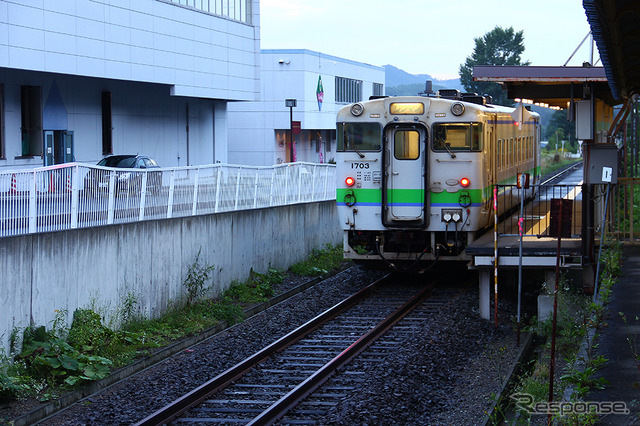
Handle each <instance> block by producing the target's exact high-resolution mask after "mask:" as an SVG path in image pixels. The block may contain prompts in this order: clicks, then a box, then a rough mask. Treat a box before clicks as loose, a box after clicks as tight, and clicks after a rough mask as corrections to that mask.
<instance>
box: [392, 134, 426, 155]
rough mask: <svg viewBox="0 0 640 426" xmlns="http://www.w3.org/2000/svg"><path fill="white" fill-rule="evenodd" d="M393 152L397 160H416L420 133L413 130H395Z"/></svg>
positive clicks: (418, 153)
mask: <svg viewBox="0 0 640 426" xmlns="http://www.w3.org/2000/svg"><path fill="white" fill-rule="evenodd" d="M393 154H394V155H395V157H396V158H397V159H398V160H416V159H417V158H418V157H419V156H420V134H419V133H418V132H417V131H415V130H399V131H396V132H395V134H394V136H393Z"/></svg>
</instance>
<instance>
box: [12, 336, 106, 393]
mask: <svg viewBox="0 0 640 426" xmlns="http://www.w3.org/2000/svg"><path fill="white" fill-rule="evenodd" d="M18 359H19V360H23V361H24V362H25V365H26V368H27V371H28V372H29V373H30V374H31V375H32V376H33V377H35V378H42V379H45V380H46V381H47V382H48V383H50V384H66V385H69V386H73V385H75V384H77V383H79V382H82V381H85V380H99V379H102V378H104V377H106V376H107V375H108V374H109V371H110V367H111V365H112V362H111V361H110V360H108V359H106V358H103V357H100V356H92V355H86V354H84V353H81V352H80V351H78V350H77V349H76V348H74V347H73V346H71V345H70V344H69V343H67V342H66V341H65V340H64V339H62V338H60V337H58V336H56V335H55V334H53V333H51V332H47V331H46V329H45V328H44V326H40V327H37V328H27V329H26V330H25V333H24V340H23V350H22V353H21V354H20V355H18Z"/></svg>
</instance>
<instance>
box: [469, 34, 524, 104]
mask: <svg viewBox="0 0 640 426" xmlns="http://www.w3.org/2000/svg"><path fill="white" fill-rule="evenodd" d="M522 33H523V32H522V31H518V32H516V31H515V30H514V29H513V27H509V28H507V29H503V28H501V27H495V28H494V29H493V30H491V31H489V32H488V33H486V34H485V35H484V36H482V37H481V38H474V39H473V40H474V41H475V43H476V45H475V47H474V49H473V53H472V54H471V56H468V57H467V60H466V61H465V63H464V64H461V65H460V83H462V86H463V87H464V89H465V90H466V91H468V92H475V93H477V94H479V95H490V96H491V97H492V98H493V101H492V102H493V103H494V104H497V105H512V104H513V102H512V101H510V100H509V99H507V94H506V93H505V92H504V91H503V90H502V88H501V87H500V85H499V84H498V83H492V82H489V81H473V66H474V65H529V64H530V62H529V61H526V62H522V59H521V57H520V56H521V55H522V52H524V36H523V34H522Z"/></svg>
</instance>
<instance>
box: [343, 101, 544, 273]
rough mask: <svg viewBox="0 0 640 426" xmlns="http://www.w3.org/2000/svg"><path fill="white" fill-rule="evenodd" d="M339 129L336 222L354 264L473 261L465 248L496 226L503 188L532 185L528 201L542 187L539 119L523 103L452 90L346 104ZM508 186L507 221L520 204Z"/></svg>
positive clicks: (503, 199) (421, 265) (416, 265)
mask: <svg viewBox="0 0 640 426" xmlns="http://www.w3.org/2000/svg"><path fill="white" fill-rule="evenodd" d="M516 113H520V115H519V116H518V115H516ZM514 117H516V118H518V117H520V121H516V120H515V118H514ZM525 120H526V121H525ZM336 129H337V154H336V174H337V187H336V203H337V211H338V219H339V221H340V223H341V228H342V230H343V231H344V235H343V246H344V257H345V258H346V259H352V260H353V261H355V262H356V263H360V264H365V265H370V266H379V265H382V266H388V267H393V268H400V269H405V270H407V269H411V268H418V269H422V270H424V268H426V267H429V265H433V264H435V263H436V262H438V261H459V262H463V261H469V260H470V256H468V255H467V254H466V253H465V248H466V247H467V246H468V245H469V244H471V243H472V242H473V241H475V240H476V239H477V238H478V237H479V236H480V235H482V234H483V233H484V232H486V231H487V230H488V229H490V228H491V227H492V225H493V223H494V208H493V207H494V203H493V201H494V188H498V187H496V184H499V185H516V184H517V183H518V182H521V183H522V184H525V183H526V186H527V187H528V188H529V189H528V190H526V191H520V192H519V194H521V195H522V196H524V197H527V198H530V197H531V196H533V194H532V192H533V191H534V190H535V189H534V188H535V185H536V184H538V183H539V180H540V170H541V167H540V165H541V160H540V116H539V115H538V114H537V113H535V112H532V111H529V110H528V109H527V110H525V111H524V113H523V112H522V104H520V105H519V107H518V108H512V107H505V106H499V105H492V104H491V100H490V98H488V97H485V96H479V95H477V94H475V93H473V94H464V93H461V92H460V91H458V90H449V89H447V90H440V91H437V92H435V93H433V94H429V95H416V96H394V97H386V96H380V97H372V98H370V99H369V100H367V101H363V102H357V103H353V104H350V105H347V106H344V107H342V108H341V109H340V110H339V111H338V113H337V119H336ZM523 176H526V177H527V181H526V182H525V181H524V179H523V178H522V177H523ZM520 179H521V180H520ZM500 188H501V189H500V192H499V194H498V199H499V201H500V203H499V205H500V207H499V208H500V211H499V213H500V214H502V213H504V212H506V211H507V210H509V209H511V208H512V207H514V205H515V204H518V203H519V200H520V198H519V195H518V194H516V196H511V195H512V194H507V193H506V192H507V191H509V192H510V191H512V190H510V189H509V190H508V189H505V188H506V187H500Z"/></svg>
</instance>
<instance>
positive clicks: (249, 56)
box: [0, 0, 260, 100]
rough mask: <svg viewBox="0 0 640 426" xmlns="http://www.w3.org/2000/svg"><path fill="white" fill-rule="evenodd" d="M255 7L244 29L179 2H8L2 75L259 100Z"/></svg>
mask: <svg viewBox="0 0 640 426" xmlns="http://www.w3.org/2000/svg"><path fill="white" fill-rule="evenodd" d="M190 3H191V2H190ZM250 3H251V11H252V17H251V18H250V19H249V20H248V22H239V21H235V20H233V19H228V18H226V17H222V16H216V15H215V14H212V13H203V12H202V11H200V10H196V9H193V8H189V7H183V6H181V5H179V4H178V3H177V2H171V1H157V0H136V1H130V0H108V1H105V0H92V1H86V0H74V1H70V0H65V1H59V0H31V1H27V2H24V1H20V2H16V1H3V0H0V40H1V41H0V46H1V47H2V48H0V67H6V68H13V69H22V70H32V71H41V72H49V73H57V74H70V75H78V76H88V77H98V78H104V79H114V80H127V81H140V82H149V83H159V84H167V85H170V86H171V93H172V95H176V96H190V97H198V98H210V99H234V100H256V99H257V96H258V93H259V92H258V90H259V89H258V87H259V86H258V77H259V75H258V66H259V43H260V36H259V14H258V11H259V1H258V0H253V1H251V2H250Z"/></svg>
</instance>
